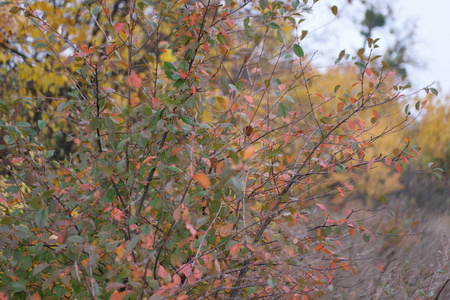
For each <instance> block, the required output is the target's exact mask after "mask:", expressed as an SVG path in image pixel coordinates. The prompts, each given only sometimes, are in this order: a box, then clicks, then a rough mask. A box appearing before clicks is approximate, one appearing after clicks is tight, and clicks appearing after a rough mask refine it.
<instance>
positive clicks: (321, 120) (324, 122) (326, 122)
mask: <svg viewBox="0 0 450 300" xmlns="http://www.w3.org/2000/svg"><path fill="white" fill-rule="evenodd" d="M320 122H321V123H323V124H330V118H328V117H323V118H322V119H320Z"/></svg>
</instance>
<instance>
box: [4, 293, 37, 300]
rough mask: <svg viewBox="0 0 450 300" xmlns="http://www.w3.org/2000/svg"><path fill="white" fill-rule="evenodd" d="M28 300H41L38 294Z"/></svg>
mask: <svg viewBox="0 0 450 300" xmlns="http://www.w3.org/2000/svg"><path fill="white" fill-rule="evenodd" d="M0 299H1V298H0ZM30 300H41V295H39V294H38V293H35V294H33V296H31V298H30Z"/></svg>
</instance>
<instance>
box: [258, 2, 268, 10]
mask: <svg viewBox="0 0 450 300" xmlns="http://www.w3.org/2000/svg"><path fill="white" fill-rule="evenodd" d="M267 6H269V2H268V1H267V0H259V7H261V9H262V10H265V9H266V8H267Z"/></svg>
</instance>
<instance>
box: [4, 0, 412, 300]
mask: <svg viewBox="0 0 450 300" xmlns="http://www.w3.org/2000/svg"><path fill="white" fill-rule="evenodd" d="M303 2H304V3H306V4H303V3H299V1H292V2H289V1H287V2H281V1H273V2H272V1H266V0H260V1H255V2H249V1H238V2H235V1H225V2H219V1H190V0H189V1H187V0H185V1H184V2H181V1H148V0H144V1H136V2H134V1H128V2H127V1H116V2H114V3H112V4H111V3H106V2H104V1H102V2H100V1H86V2H85V3H84V2H83V3H81V2H79V1H55V2H53V4H52V3H51V2H33V3H31V4H30V5H21V6H16V5H14V4H7V3H3V4H4V6H5V5H6V7H7V8H8V9H9V11H10V12H11V14H13V15H14V17H15V18H16V19H15V20H16V23H15V24H16V25H17V26H18V29H17V35H14V33H10V34H9V35H5V39H4V40H3V41H2V43H4V44H5V49H6V52H5V53H2V55H3V56H2V57H1V59H2V67H3V73H2V76H3V77H4V79H5V80H4V82H7V83H8V84H7V89H5V90H4V91H3V92H2V93H3V94H2V96H3V99H4V100H2V101H0V109H1V111H0V113H1V116H2V118H1V122H0V126H1V132H2V135H3V142H4V143H3V145H1V151H3V153H4V155H3V158H2V160H1V164H0V166H1V168H2V174H3V177H2V194H1V198H0V201H1V202H2V219H1V227H0V228H1V230H0V232H1V235H0V243H1V245H2V247H3V248H2V252H1V256H0V260H1V265H2V266H1V269H0V289H1V290H2V291H3V295H10V296H11V297H13V298H18V299H25V298H27V297H28V298H33V299H40V298H51V297H56V298H58V299H63V298H67V299H89V298H91V299H97V298H99V299H100V298H101V299H108V298H109V299H125V298H127V299H135V298H139V299H144V298H146V299H163V298H162V297H169V298H170V297H172V298H177V299H188V298H189V299H201V298H227V299H228V298H229V299H242V298H258V297H270V298H273V299H275V298H279V297H288V298H291V299H300V298H301V299H312V298H313V297H318V296H321V295H324V294H325V293H327V291H328V286H329V285H332V284H333V282H334V274H335V272H336V271H337V270H343V271H346V272H351V271H352V270H353V271H354V266H353V264H352V262H351V261H349V260H348V259H347V258H346V257H344V256H342V244H341V242H340V239H341V238H342V237H345V236H357V235H359V236H362V238H363V239H364V240H365V241H370V240H374V238H375V235H374V233H372V232H371V230H370V229H368V228H366V227H363V226H361V223H360V219H359V217H358V213H357V210H351V211H349V212H347V213H346V214H341V213H336V214H335V213H331V212H330V211H328V210H327V205H328V204H327V199H329V198H331V197H334V196H338V197H345V194H346V193H347V192H348V191H351V190H353V189H354V187H353V182H351V181H349V180H339V181H337V180H335V179H334V177H332V175H333V174H335V173H342V174H344V175H345V174H346V173H347V174H348V172H349V171H350V170H352V169H353V170H355V169H361V170H367V169H371V168H373V167H374V166H375V165H376V164H378V163H383V164H387V165H388V166H389V167H390V168H395V170H396V171H397V172H400V171H401V164H402V163H403V162H406V163H407V162H409V160H410V159H413V158H416V157H417V155H418V153H417V150H418V149H417V148H416V147H414V146H412V145H411V144H410V142H409V139H405V140H401V141H398V144H399V145H401V146H399V147H396V148H395V149H390V150H389V151H388V152H386V153H384V154H379V153H376V154H373V155H372V154H370V157H369V154H367V153H374V152H368V149H369V148H370V147H372V146H373V143H374V142H375V141H377V140H378V139H382V138H385V137H386V136H388V135H389V134H391V133H393V132H396V131H398V130H399V129H401V128H403V127H404V126H406V124H408V123H409V119H408V118H405V119H402V120H400V121H399V122H398V123H397V124H390V125H386V124H388V123H386V122H385V121H383V120H387V117H388V116H389V114H388V111H386V112H385V111H384V110H383V107H385V106H388V107H392V106H389V105H390V104H392V103H395V102H396V101H397V100H398V99H400V98H401V97H403V96H404V95H403V93H404V90H405V89H407V88H408V87H407V86H402V85H401V84H398V85H397V84H394V82H399V83H401V81H399V80H398V79H396V78H395V74H394V73H393V72H391V71H390V68H389V66H387V64H385V63H381V62H379V60H380V59H381V58H380V56H376V55H375V54H373V50H374V49H375V48H377V41H376V40H372V39H369V40H368V48H367V49H366V51H364V49H361V50H360V51H359V52H358V53H357V56H356V57H355V68H350V69H347V71H346V72H348V73H349V74H351V77H352V81H350V82H348V81H343V82H341V83H339V84H336V85H335V86H333V87H332V88H329V89H328V88H327V90H324V91H323V92H322V93H320V92H319V93H315V92H313V91H314V90H315V89H317V86H316V84H315V79H316V77H317V76H319V74H317V73H315V72H314V71H312V69H311V60H312V58H313V56H312V55H308V54H307V53H304V51H303V48H302V45H303V43H305V41H306V40H307V33H308V32H307V31H302V30H301V29H302V24H301V22H302V21H303V20H304V17H305V14H306V13H307V12H309V11H310V10H311V8H312V6H313V5H311V4H308V3H307V1H303ZM130 4H131V6H129V5H130ZM331 13H333V14H337V13H338V10H337V7H334V6H333V7H332V9H331ZM16 42H20V43H21V46H19V47H14V45H15V43H16ZM348 59H349V56H348V55H346V54H345V51H343V52H341V54H340V55H339V57H338V59H337V62H339V61H341V60H348ZM349 61H350V60H349ZM394 107H397V106H394ZM383 118H384V119H383ZM374 263H375V262H374ZM339 274H340V273H339Z"/></svg>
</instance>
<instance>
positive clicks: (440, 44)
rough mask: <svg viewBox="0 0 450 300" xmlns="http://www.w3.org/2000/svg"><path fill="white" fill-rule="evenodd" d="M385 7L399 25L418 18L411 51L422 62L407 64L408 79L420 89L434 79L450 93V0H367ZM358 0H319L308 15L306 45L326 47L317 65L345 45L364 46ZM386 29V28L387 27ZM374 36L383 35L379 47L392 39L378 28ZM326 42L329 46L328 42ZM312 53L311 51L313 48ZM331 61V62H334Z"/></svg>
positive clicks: (351, 47) (443, 91)
mask: <svg viewBox="0 0 450 300" xmlns="http://www.w3.org/2000/svg"><path fill="white" fill-rule="evenodd" d="M367 2H372V3H373V4H375V5H380V6H381V7H383V6H384V5H385V3H390V5H391V7H392V8H393V9H394V17H395V20H394V22H395V23H394V24H395V27H396V28H397V29H405V32H406V30H408V29H410V28H413V24H414V22H415V24H416V27H415V31H414V32H415V34H414V35H415V38H414V40H415V45H414V46H413V47H412V51H411V52H410V54H412V55H413V56H414V58H415V60H416V61H418V62H419V63H420V64H421V65H420V66H418V67H410V68H408V77H409V80H411V81H412V83H413V88H414V89H416V90H417V89H420V88H422V87H425V86H427V85H429V84H431V83H433V82H435V85H434V87H436V88H439V90H440V91H441V94H445V95H447V94H449V93H450V73H449V72H450V51H449V49H450V1H449V0H429V1H426V2H425V1H423V0H391V1H387V0H367ZM358 4H359V0H353V4H352V5H350V6H349V5H348V4H347V0H320V1H319V2H318V3H317V4H316V7H315V8H314V10H313V14H312V15H310V16H307V17H306V21H305V22H304V23H302V24H303V28H301V30H303V29H307V30H309V34H308V38H309V39H308V38H307V39H305V44H306V43H310V44H306V45H303V47H304V48H306V49H307V50H309V52H310V51H315V50H323V49H325V50H324V51H322V52H325V53H318V55H317V59H316V60H315V63H316V65H319V66H320V65H323V66H327V65H330V63H331V62H333V60H334V59H335V58H336V57H337V56H338V54H339V52H340V51H341V50H342V49H346V50H348V51H347V53H352V54H353V53H355V49H358V48H361V47H362V43H363V38H362V36H361V35H360V34H359V32H358V28H357V26H356V25H355V23H358V19H359V20H361V19H362V18H363V17H364V15H363V14H364V13H363V12H362V11H360V10H359V8H360V7H361V5H360V4H359V5H358ZM332 5H337V6H338V7H339V13H338V18H335V17H334V16H333V14H332V13H331V11H330V7H331V6H332ZM385 30H386V29H385ZM373 37H374V38H375V37H380V38H381V40H380V42H379V44H380V47H381V48H382V47H383V43H384V45H386V44H387V43H389V37H388V36H386V35H384V34H383V32H380V31H375V32H374V33H373ZM325 45H326V46H325ZM310 53H311V52H310ZM331 65H332V63H331Z"/></svg>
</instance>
